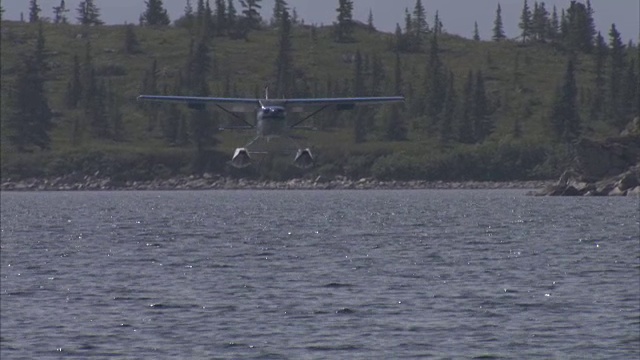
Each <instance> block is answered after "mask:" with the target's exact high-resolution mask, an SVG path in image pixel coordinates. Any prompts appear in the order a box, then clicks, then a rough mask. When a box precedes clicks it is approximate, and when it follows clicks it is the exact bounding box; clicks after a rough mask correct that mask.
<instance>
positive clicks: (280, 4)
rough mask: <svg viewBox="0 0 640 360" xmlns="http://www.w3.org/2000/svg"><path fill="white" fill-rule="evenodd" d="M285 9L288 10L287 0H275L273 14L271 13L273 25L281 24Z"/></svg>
mask: <svg viewBox="0 0 640 360" xmlns="http://www.w3.org/2000/svg"><path fill="white" fill-rule="evenodd" d="M285 10H288V7H287V2H286V1H285V0H275V2H274V4H273V15H271V25H272V26H280V25H281V24H282V15H283V13H284V11H285Z"/></svg>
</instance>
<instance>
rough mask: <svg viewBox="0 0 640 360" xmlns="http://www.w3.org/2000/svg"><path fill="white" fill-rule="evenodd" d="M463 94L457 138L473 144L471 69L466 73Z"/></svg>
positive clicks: (464, 142)
mask: <svg viewBox="0 0 640 360" xmlns="http://www.w3.org/2000/svg"><path fill="white" fill-rule="evenodd" d="M463 90H464V91H463V95H462V99H461V102H462V104H461V114H460V124H459V128H458V140H459V141H460V142H461V143H463V144H473V143H474V142H475V139H474V129H473V121H472V113H473V111H474V110H473V71H471V70H469V73H468V74H467V80H466V81H465V86H464V89H463Z"/></svg>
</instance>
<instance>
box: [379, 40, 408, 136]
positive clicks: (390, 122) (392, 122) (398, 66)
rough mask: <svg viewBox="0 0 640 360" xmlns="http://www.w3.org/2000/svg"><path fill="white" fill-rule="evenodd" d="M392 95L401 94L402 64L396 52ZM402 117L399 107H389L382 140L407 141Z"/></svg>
mask: <svg viewBox="0 0 640 360" xmlns="http://www.w3.org/2000/svg"><path fill="white" fill-rule="evenodd" d="M394 69H395V70H394V74H395V76H394V86H393V88H394V93H395V95H400V94H402V87H403V79H402V63H401V60H400V53H399V52H397V51H396V61H395V66H394ZM402 115H403V114H401V112H400V107H399V106H391V109H390V113H389V116H388V118H387V121H386V131H385V137H384V139H385V140H387V141H404V140H407V127H406V125H405V124H404V122H403V121H402Z"/></svg>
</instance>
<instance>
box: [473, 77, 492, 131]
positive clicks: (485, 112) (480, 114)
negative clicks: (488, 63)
mask: <svg viewBox="0 0 640 360" xmlns="http://www.w3.org/2000/svg"><path fill="white" fill-rule="evenodd" d="M472 119H473V130H474V139H475V141H476V142H478V143H481V142H483V141H484V140H486V139H487V138H488V137H489V135H491V133H492V132H493V129H494V124H493V120H492V117H491V109H490V108H489V100H488V99H487V91H486V89H485V86H484V76H483V75H482V71H480V70H479V71H478V72H476V81H475V87H474V94H473V112H472Z"/></svg>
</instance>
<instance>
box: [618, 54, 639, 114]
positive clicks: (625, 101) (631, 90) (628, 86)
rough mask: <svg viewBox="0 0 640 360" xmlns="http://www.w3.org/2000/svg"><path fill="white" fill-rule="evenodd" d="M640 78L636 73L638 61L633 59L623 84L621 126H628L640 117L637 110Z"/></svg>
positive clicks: (629, 63) (628, 66)
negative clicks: (639, 78) (639, 80)
mask: <svg viewBox="0 0 640 360" xmlns="http://www.w3.org/2000/svg"><path fill="white" fill-rule="evenodd" d="M638 77H640V74H638V73H636V59H632V60H631V61H629V62H628V65H627V69H626V73H625V76H624V77H623V80H622V84H621V101H620V103H621V104H620V105H621V106H620V112H621V115H622V118H621V125H626V123H628V122H629V121H631V120H632V119H633V118H634V117H637V116H640V114H638V112H637V110H636V109H637V105H638V102H639V100H638V98H639V97H640V93H638V90H637V86H638Z"/></svg>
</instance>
